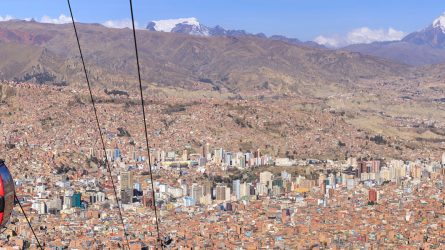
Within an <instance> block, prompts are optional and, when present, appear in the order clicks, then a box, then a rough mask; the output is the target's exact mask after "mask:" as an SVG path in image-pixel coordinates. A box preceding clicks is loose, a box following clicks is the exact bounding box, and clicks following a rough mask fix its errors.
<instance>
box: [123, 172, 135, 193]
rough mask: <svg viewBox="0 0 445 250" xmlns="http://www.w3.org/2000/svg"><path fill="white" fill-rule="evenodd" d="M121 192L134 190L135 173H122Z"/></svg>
mask: <svg viewBox="0 0 445 250" xmlns="http://www.w3.org/2000/svg"><path fill="white" fill-rule="evenodd" d="M120 177H121V190H125V189H131V190H133V186H134V183H133V173H132V172H131V171H122V172H121V175H120Z"/></svg>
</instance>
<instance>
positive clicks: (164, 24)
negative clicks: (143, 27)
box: [147, 17, 200, 32]
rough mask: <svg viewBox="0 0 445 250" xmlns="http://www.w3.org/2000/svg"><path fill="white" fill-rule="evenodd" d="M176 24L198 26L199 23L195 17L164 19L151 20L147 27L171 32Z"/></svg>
mask: <svg viewBox="0 0 445 250" xmlns="http://www.w3.org/2000/svg"><path fill="white" fill-rule="evenodd" d="M177 25H190V26H200V23H199V21H198V19H197V18H195V17H189V18H177V19H166V20H156V21H151V22H150V23H149V24H148V26H147V28H148V29H152V30H153V31H162V32H172V30H173V29H174V28H175V27H176V26H177Z"/></svg>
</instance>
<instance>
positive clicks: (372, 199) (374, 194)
mask: <svg viewBox="0 0 445 250" xmlns="http://www.w3.org/2000/svg"><path fill="white" fill-rule="evenodd" d="M368 201H369V202H372V203H376V202H377V191H376V190H375V189H369V193H368Z"/></svg>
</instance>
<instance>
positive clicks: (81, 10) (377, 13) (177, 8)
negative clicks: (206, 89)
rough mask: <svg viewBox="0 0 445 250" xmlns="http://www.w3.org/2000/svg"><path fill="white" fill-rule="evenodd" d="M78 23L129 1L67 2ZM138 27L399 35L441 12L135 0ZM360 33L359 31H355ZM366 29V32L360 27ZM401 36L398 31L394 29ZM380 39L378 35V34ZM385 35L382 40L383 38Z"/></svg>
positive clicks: (56, 3)
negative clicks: (191, 25)
mask: <svg viewBox="0 0 445 250" xmlns="http://www.w3.org/2000/svg"><path fill="white" fill-rule="evenodd" d="M71 1H72V5H73V9H74V14H75V18H76V19H77V20H78V21H80V22H94V23H104V22H105V21H107V20H122V19H128V18H129V7H128V0H71ZM133 1H134V5H135V15H136V19H137V21H138V24H139V26H141V27H143V26H145V25H146V24H147V23H148V22H149V21H150V20H159V19H170V18H180V17H196V18H198V19H199V21H200V22H201V23H203V24H205V25H208V26H214V25H217V24H219V25H222V26H223V27H225V28H229V29H244V30H247V31H249V32H252V33H257V32H264V33H265V34H267V35H273V34H280V35H286V36H288V37H295V38H299V39H301V40H314V39H315V38H316V37H318V36H323V37H325V38H331V39H338V40H340V39H345V37H346V36H347V34H348V32H351V31H354V30H356V31H357V29H359V28H368V29H369V30H368V32H372V31H376V30H377V31H380V33H381V34H380V35H381V36H383V37H384V36H385V34H388V33H390V32H389V31H388V29H389V28H393V29H394V30H395V31H400V32H403V34H406V33H409V32H412V31H415V30H419V29H422V28H424V27H426V26H427V25H429V24H430V23H431V22H432V21H433V20H434V19H435V18H436V17H438V16H440V15H441V14H442V13H443V12H445V1H438V0H422V1H418V0H362V1H358V0H335V1H334V0H268V1H266V0H206V1H203V0H157V1H155V0H133ZM61 14H65V15H69V12H68V8H67V4H66V1H64V0H14V1H12V0H10V1H2V3H1V9H0V16H1V17H3V18H5V17H6V16H7V15H9V16H12V17H14V18H21V19H23V18H31V17H32V18H35V19H36V20H40V19H41V18H42V16H44V15H46V16H49V17H51V18H57V17H59V16H60V15H61ZM358 31H359V32H361V31H363V30H361V31H360V30H358ZM364 32H365V33H366V30H365V31H364ZM394 34H396V35H395V36H396V37H397V36H401V33H398V35H397V33H394ZM376 39H378V38H376ZM382 39H383V38H382Z"/></svg>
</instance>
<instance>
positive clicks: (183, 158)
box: [181, 149, 188, 161]
mask: <svg viewBox="0 0 445 250" xmlns="http://www.w3.org/2000/svg"><path fill="white" fill-rule="evenodd" d="M181 158H182V160H183V161H186V160H188V152H187V149H184V150H183V151H182V157H181Z"/></svg>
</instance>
